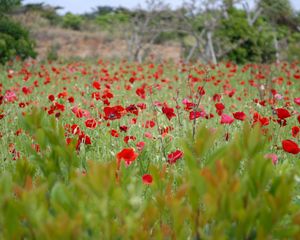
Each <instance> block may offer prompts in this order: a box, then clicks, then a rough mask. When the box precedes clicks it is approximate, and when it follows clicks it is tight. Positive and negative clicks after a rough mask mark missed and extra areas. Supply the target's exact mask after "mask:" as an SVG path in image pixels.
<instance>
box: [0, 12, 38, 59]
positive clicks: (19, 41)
mask: <svg viewBox="0 0 300 240" xmlns="http://www.w3.org/2000/svg"><path fill="white" fill-rule="evenodd" d="M34 45H35V43H34V42H33V40H31V39H30V37H29V32H28V31H27V30H26V29H25V28H23V27H22V26H21V25H20V24H19V23H16V22H14V21H12V20H10V19H8V18H6V17H0V63H2V64H4V63H5V62H7V61H8V60H11V59H13V58H14V57H16V56H19V57H20V58H21V59H23V60H24V59H26V58H27V57H33V58H34V57H35V56H36V52H35V51H34Z"/></svg>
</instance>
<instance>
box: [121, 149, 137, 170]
mask: <svg viewBox="0 0 300 240" xmlns="http://www.w3.org/2000/svg"><path fill="white" fill-rule="evenodd" d="M137 157H138V154H137V153H136V152H135V151H134V149H133V148H124V149H123V150H122V151H121V152H118V153H117V167H118V169H119V168H120V165H121V160H124V161H125V163H126V165H130V164H131V163H133V162H134V161H135V160H136V158H137Z"/></svg>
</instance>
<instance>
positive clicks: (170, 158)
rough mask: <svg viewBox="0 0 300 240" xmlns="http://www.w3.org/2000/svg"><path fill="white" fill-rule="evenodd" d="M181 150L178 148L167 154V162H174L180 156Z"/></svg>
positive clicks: (181, 154)
mask: <svg viewBox="0 0 300 240" xmlns="http://www.w3.org/2000/svg"><path fill="white" fill-rule="evenodd" d="M182 156H183V152H182V151H180V150H176V151H174V152H172V153H170V154H168V163H169V164H174V163H176V162H177V161H178V160H179V159H180V158H182Z"/></svg>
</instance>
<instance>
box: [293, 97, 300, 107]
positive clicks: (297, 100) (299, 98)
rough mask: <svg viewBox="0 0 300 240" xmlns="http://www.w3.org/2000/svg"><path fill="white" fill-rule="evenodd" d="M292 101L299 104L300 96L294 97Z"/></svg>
mask: <svg viewBox="0 0 300 240" xmlns="http://www.w3.org/2000/svg"><path fill="white" fill-rule="evenodd" d="M294 103H296V104H297V105H300V97H298V98H294Z"/></svg>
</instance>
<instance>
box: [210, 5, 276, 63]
mask: <svg viewBox="0 0 300 240" xmlns="http://www.w3.org/2000/svg"><path fill="white" fill-rule="evenodd" d="M260 29H263V30H260ZM216 35H217V36H218V37H219V38H220V39H222V40H225V42H226V41H227V44H228V46H230V45H231V44H232V43H236V42H239V41H242V43H241V44H240V45H239V46H238V47H236V48H234V49H233V50H232V51H230V52H229V53H228V54H226V58H227V59H228V60H231V61H234V62H236V63H246V62H249V61H250V62H272V61H274V60H275V49H274V44H273V35H272V32H271V31H270V26H268V24H267V23H266V22H265V21H264V20H263V19H262V18H259V19H258V20H257V21H256V23H255V24H254V26H252V27H250V26H249V25H248V22H247V18H246V16H245V12H243V11H241V10H237V9H231V11H230V17H229V18H228V19H223V20H222V25H221V27H220V29H218V31H217V34H216ZM228 46H226V44H225V45H224V47H223V48H224V49H227V48H228Z"/></svg>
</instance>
